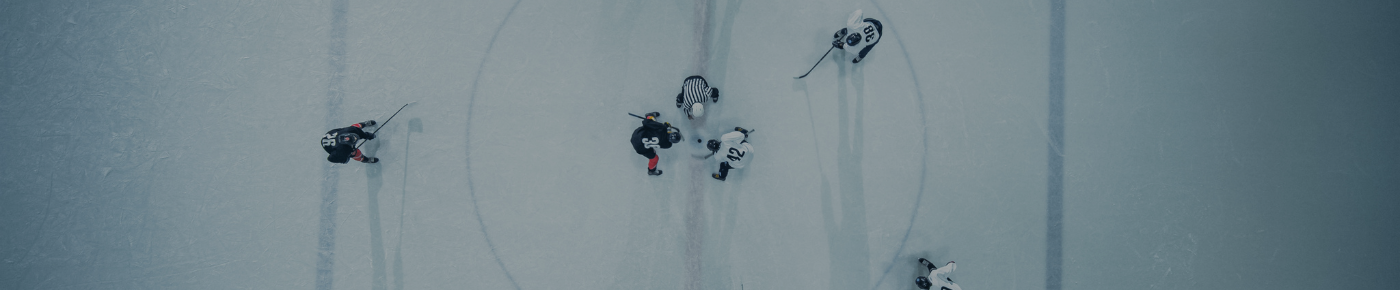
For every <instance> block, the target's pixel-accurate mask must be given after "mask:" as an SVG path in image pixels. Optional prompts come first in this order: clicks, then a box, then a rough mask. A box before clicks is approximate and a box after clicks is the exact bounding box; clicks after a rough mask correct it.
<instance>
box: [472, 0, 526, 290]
mask: <svg viewBox="0 0 1400 290" xmlns="http://www.w3.org/2000/svg"><path fill="white" fill-rule="evenodd" d="M518 7H520V0H516V1H515V3H513V4H511V5H510V9H509V10H507V11H506V14H505V18H502V19H501V24H500V25H497V26H496V31H495V32H494V33H492V34H491V40H490V41H487V43H486V51H485V52H483V53H482V55H481V62H479V63H477V66H476V75H475V76H472V86H471V93H469V94H468V95H467V110H466V111H467V124H474V123H475V122H473V121H472V118H473V117H475V116H476V113H475V112H473V111H472V109H473V104H475V103H476V93H477V90H478V89H480V86H479V85H480V84H481V73H482V71H483V70H484V69H485V68H486V61H488V60H490V59H491V50H492V49H494V48H495V47H496V39H497V38H498V37H499V36H501V29H503V28H505V27H506V23H510V17H511V15H515V9H516V8H518ZM471 133H472V132H471V125H468V126H466V132H464V135H466V143H465V144H468V145H464V146H462V148H463V149H464V150H466V151H467V152H466V156H467V160H466V162H465V163H466V175H467V176H466V180H467V193H468V194H469V195H470V196H471V202H472V213H473V214H475V215H476V222H477V225H478V226H480V227H481V237H482V238H483V239H485V240H486V247H487V248H490V249H491V257H494V258H495V259H496V265H497V266H500V267H501V272H502V273H504V274H505V275H506V279H507V280H510V285H511V286H513V287H515V289H516V290H520V283H518V282H516V281H515V276H513V275H511V274H510V269H508V268H506V263H505V261H502V260H501V254H500V253H499V252H497V251H496V244H495V243H494V242H492V241H491V233H490V231H489V230H488V229H487V228H486V221H485V220H483V219H482V217H481V206H480V205H478V202H477V198H476V186H475V184H476V182H474V181H473V180H472V152H471V146H470V144H471V141H472V134H471Z"/></svg>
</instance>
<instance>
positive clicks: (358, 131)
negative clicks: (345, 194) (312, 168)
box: [321, 120, 379, 164]
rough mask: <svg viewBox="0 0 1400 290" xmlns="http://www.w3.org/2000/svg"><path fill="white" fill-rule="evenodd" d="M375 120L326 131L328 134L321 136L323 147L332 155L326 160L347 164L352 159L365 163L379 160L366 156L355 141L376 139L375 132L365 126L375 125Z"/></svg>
mask: <svg viewBox="0 0 1400 290" xmlns="http://www.w3.org/2000/svg"><path fill="white" fill-rule="evenodd" d="M374 124H375V122H374V120H369V121H364V122H359V123H355V124H354V125H350V127H345V128H339V129H333V130H330V131H326V136H325V137H321V148H324V149H326V153H330V154H331V155H330V156H327V157H326V161H330V162H331V163H340V164H345V162H348V161H350V159H355V161H359V162H364V163H376V162H379V158H374V157H369V156H364V154H361V153H360V149H357V148H355V143H358V142H359V141H360V139H365V140H374V133H369V132H365V130H362V129H364V128H365V127H369V126H374Z"/></svg>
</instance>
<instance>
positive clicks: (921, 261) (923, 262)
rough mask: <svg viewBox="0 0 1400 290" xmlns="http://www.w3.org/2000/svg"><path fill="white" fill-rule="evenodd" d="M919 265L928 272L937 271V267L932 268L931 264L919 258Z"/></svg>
mask: <svg viewBox="0 0 1400 290" xmlns="http://www.w3.org/2000/svg"><path fill="white" fill-rule="evenodd" d="M919 265H924V267H926V268H928V270H929V271H933V270H935V269H938V267H934V266H933V263H932V262H929V261H928V260H927V259H924V258H919Z"/></svg>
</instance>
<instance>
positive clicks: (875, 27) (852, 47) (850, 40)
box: [831, 9, 885, 63]
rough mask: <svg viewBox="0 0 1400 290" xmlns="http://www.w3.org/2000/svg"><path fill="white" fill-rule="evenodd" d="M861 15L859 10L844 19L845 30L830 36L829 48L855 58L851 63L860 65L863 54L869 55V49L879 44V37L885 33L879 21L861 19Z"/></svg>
mask: <svg viewBox="0 0 1400 290" xmlns="http://www.w3.org/2000/svg"><path fill="white" fill-rule="evenodd" d="M862 15H863V13H862V12H861V10H860V9H856V12H853V13H851V17H850V18H847V19H846V28H842V29H841V30H837V31H836V34H833V35H832V38H833V39H832V40H831V46H834V47H836V48H838V49H841V50H844V51H846V53H849V54H853V55H855V56H856V57H855V59H852V60H851V63H860V60H861V59H865V54H867V53H870V49H871V48H875V44H876V43H880V36H881V35H882V34H884V31H885V30H884V26H883V25H880V21H879V20H875V18H865V19H861V17H862Z"/></svg>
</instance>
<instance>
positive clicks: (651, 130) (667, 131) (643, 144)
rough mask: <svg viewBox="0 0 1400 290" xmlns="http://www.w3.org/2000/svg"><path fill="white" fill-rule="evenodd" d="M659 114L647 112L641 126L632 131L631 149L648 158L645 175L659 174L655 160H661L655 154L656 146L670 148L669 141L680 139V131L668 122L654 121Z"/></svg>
mask: <svg viewBox="0 0 1400 290" xmlns="http://www.w3.org/2000/svg"><path fill="white" fill-rule="evenodd" d="M632 116H636V115H632ZM660 116H661V113H657V112H651V113H647V115H646V117H644V118H643V119H642V126H641V127H637V130H633V131H632V149H634V150H637V154H641V155H642V157H646V158H647V159H648V160H647V175H661V169H656V162H657V161H661V157H659V156H656V148H661V149H666V148H671V143H675V142H680V139H681V134H680V131H677V130H675V129H673V128H674V127H671V123H670V122H666V123H662V122H657V121H656V118H657V117H660Z"/></svg>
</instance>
